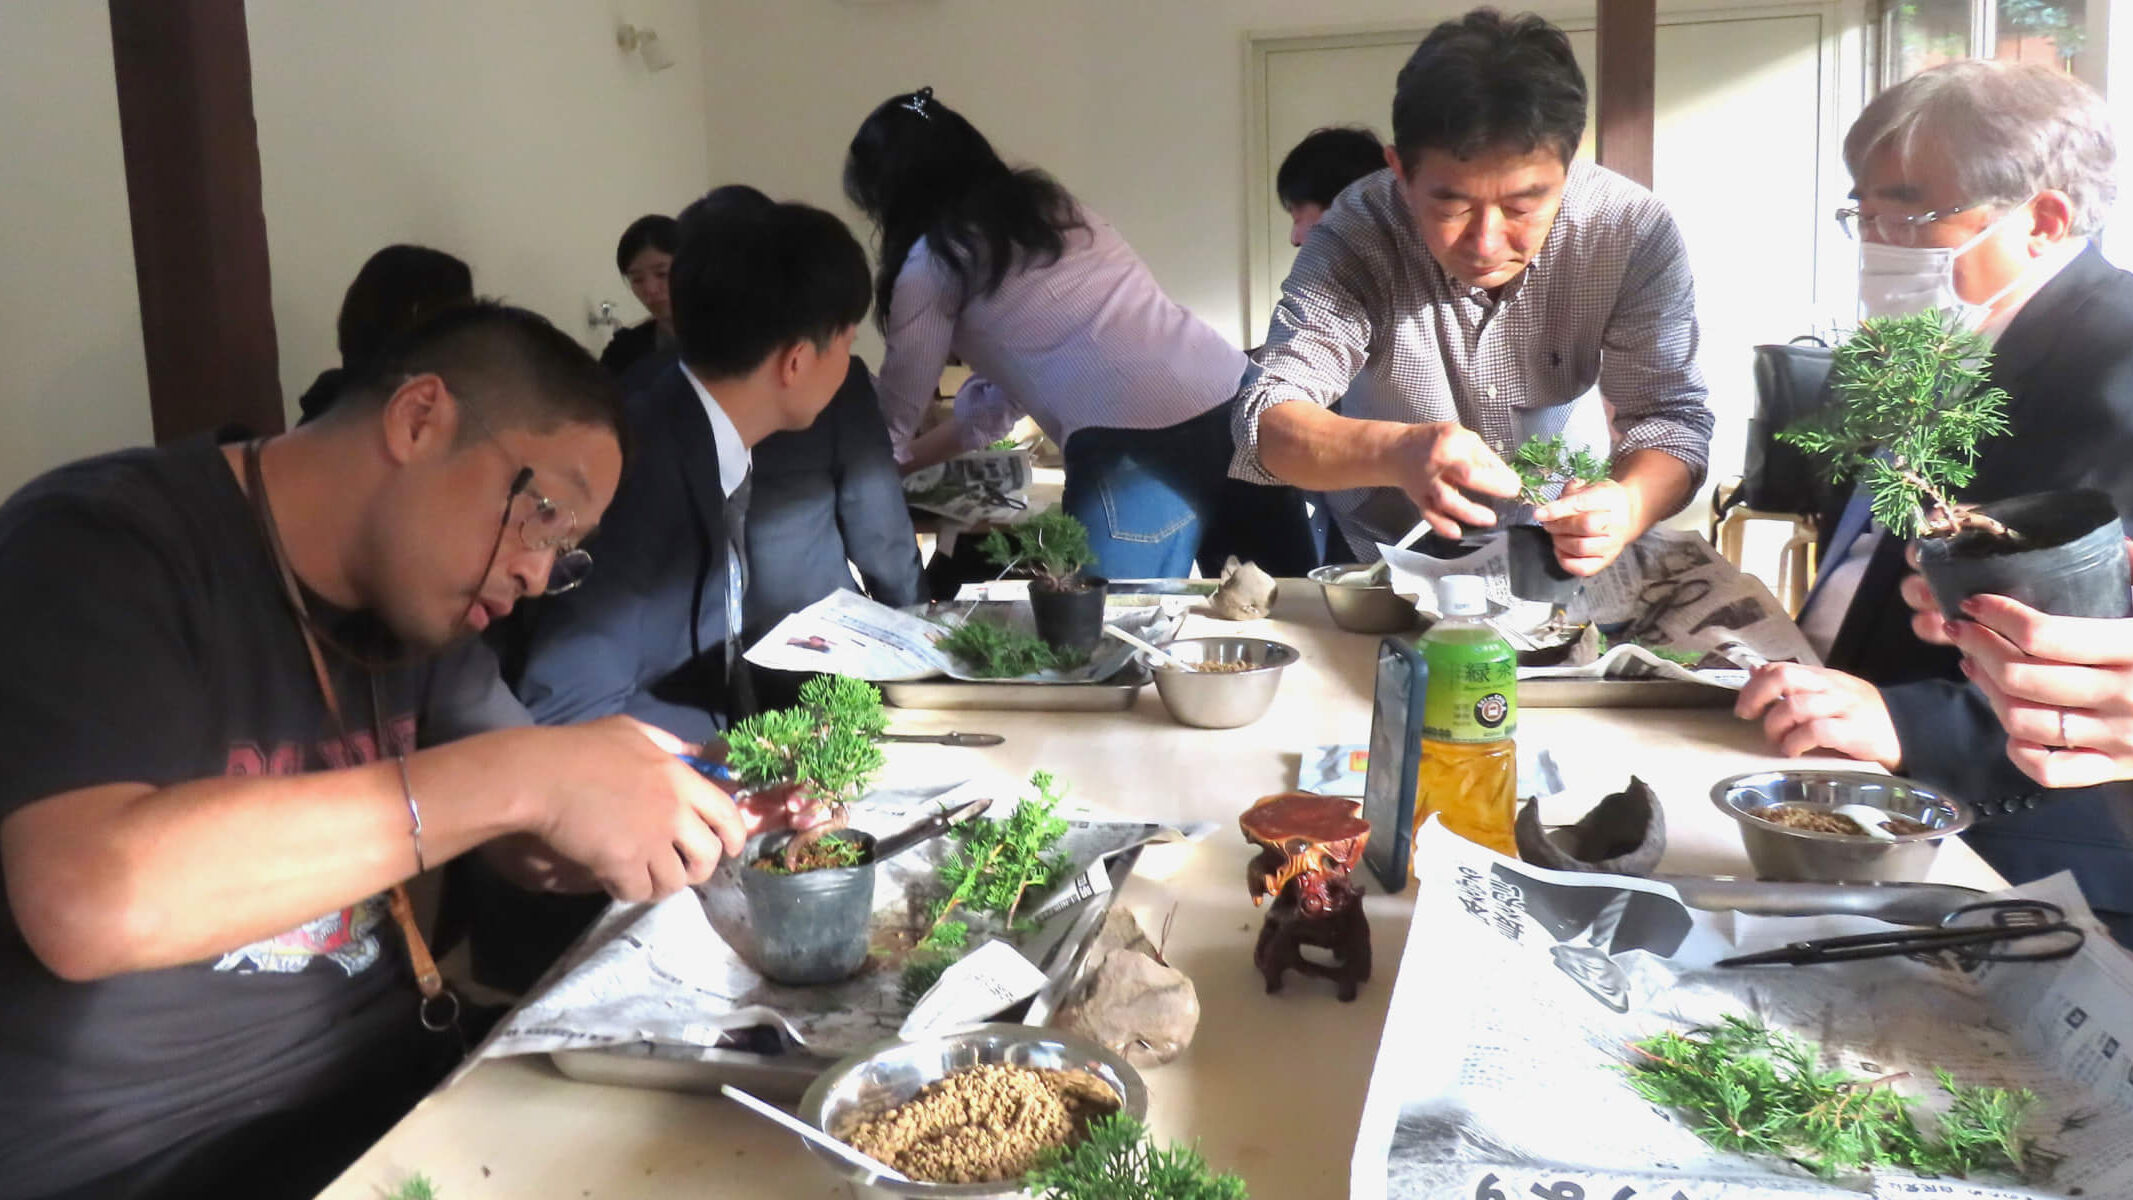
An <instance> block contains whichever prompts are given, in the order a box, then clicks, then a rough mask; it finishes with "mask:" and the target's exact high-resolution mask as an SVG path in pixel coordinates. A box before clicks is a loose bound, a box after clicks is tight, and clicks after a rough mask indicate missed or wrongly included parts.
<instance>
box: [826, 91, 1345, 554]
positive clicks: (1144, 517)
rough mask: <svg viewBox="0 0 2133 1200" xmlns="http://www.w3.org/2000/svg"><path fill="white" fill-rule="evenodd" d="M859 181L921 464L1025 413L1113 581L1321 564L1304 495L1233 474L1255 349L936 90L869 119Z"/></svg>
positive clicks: (891, 409) (889, 393) (857, 153)
mask: <svg viewBox="0 0 2133 1200" xmlns="http://www.w3.org/2000/svg"><path fill="white" fill-rule="evenodd" d="M844 190H845V194H846V195H847V196H849V197H850V198H851V200H852V203H854V204H856V205H857V206H858V207H859V208H860V209H861V210H862V211H864V212H865V213H866V214H867V215H868V216H869V217H871V218H872V219H873V221H874V224H875V226H876V228H877V229H878V230H879V232H880V235H881V270H880V276H879V279H878V281H877V283H876V289H875V291H876V304H875V307H876V310H877V319H878V320H879V321H880V322H881V328H882V332H883V334H884V335H885V336H886V338H887V340H888V349H887V352H886V355H885V356H884V358H883V360H882V369H881V389H880V394H881V403H882V408H883V412H884V415H885V416H886V417H887V419H888V423H889V431H890V435H891V437H892V438H893V439H894V440H895V442H896V445H897V447H898V451H899V455H900V456H901V457H902V458H903V459H904V461H905V463H906V465H907V467H910V468H914V469H915V468H916V467H920V466H926V465H929V464H930V463H933V462H938V461H940V460H942V459H945V458H948V457H951V456H953V455H955V454H957V453H960V452H962V451H964V450H969V449H975V448H977V447H980V446H983V445H985V444H987V443H988V442H991V441H992V440H994V439H996V438H998V437H1000V436H1002V435H1003V434H1004V433H1005V432H1006V431H1007V429H1008V428H1009V427H1011V426H1012V425H1013V424H1014V422H1015V420H1016V419H1017V418H1018V417H1019V416H1020V415H1021V414H1024V413H1027V414H1028V415H1029V416H1031V417H1033V418H1035V419H1036V422H1037V424H1038V425H1039V426H1040V427H1042V428H1043V430H1044V431H1045V432H1046V433H1047V434H1049V435H1050V436H1051V437H1052V439H1053V440H1054V441H1055V442H1057V443H1059V445H1060V447H1061V448H1062V449H1063V450H1064V451H1065V454H1066V495H1065V499H1064V504H1065V506H1066V508H1067V511H1069V512H1071V513H1073V514H1074V515H1075V516H1076V517H1079V518H1080V519H1081V521H1082V522H1083V523H1084V524H1086V525H1087V526H1088V527H1089V532H1090V537H1091V544H1092V546H1093V547H1094V549H1095V551H1096V569H1097V570H1098V571H1099V572H1101V573H1102V574H1105V575H1108V576H1110V577H1112V578H1115V579H1116V578H1175V577H1178V576H1182V575H1186V574H1188V573H1190V571H1191V569H1192V564H1193V562H1194V561H1195V560H1196V559H1197V560H1198V562H1199V563H1200V565H1201V567H1202V569H1203V571H1205V572H1206V573H1208V574H1213V573H1215V572H1216V571H1217V570H1219V569H1220V567H1221V565H1222V561H1223V558H1224V556H1226V555H1228V554H1232V553H1234V554H1238V555H1240V556H1241V557H1244V558H1248V559H1252V560H1254V561H1256V562H1258V563H1259V565H1260V566H1262V567H1264V568H1266V569H1267V570H1269V571H1272V572H1274V573H1275V574H1277V575H1280V574H1302V573H1303V572H1304V571H1305V570H1308V569H1309V568H1310V567H1311V566H1314V565H1316V564H1315V562H1314V561H1313V555H1312V553H1311V543H1310V534H1309V529H1308V527H1307V525H1306V524H1305V520H1304V512H1303V502H1302V498H1301V497H1300V496H1299V495H1298V494H1297V493H1296V492H1295V491H1293V490H1292V489H1288V488H1269V487H1262V486H1259V485H1256V484H1249V483H1244V482H1241V481H1236V480H1231V479H1230V478H1229V477H1228V469H1229V460H1230V455H1231V449H1232V442H1231V440H1230V438H1231V435H1230V426H1229V402H1230V398H1231V396H1232V395H1233V394H1234V393H1235V392H1236V389H1237V383H1238V380H1239V378H1240V377H1241V376H1242V375H1243V373H1244V367H1245V358H1244V354H1243V353H1242V352H1241V351H1239V350H1238V349H1237V348H1236V347H1234V346H1232V345H1230V344H1229V343H1228V342H1227V341H1225V340H1223V338H1222V336H1221V335H1220V334H1218V333H1216V332H1215V331H1214V330H1213V329H1211V328H1209V327H1208V325H1207V324H1206V323H1205V322H1204V321H1201V320H1200V319H1199V318H1197V317H1195V316H1193V315H1192V314H1191V313H1190V312H1188V311H1186V310H1185V308H1183V307H1182V306H1180V305H1179V304H1178V303H1176V302H1175V301H1173V300H1172V299H1171V298H1170V297H1169V296H1167V295H1165V294H1164V292H1163V289H1162V288H1161V287H1160V286H1159V285H1158V284H1157V283H1156V282H1155V277H1154V276H1153V275H1152V274H1150V273H1149V270H1148V267H1147V264H1145V263H1143V262H1142V261H1141V260H1140V258H1139V256H1137V255H1136V254H1134V252H1133V248H1132V247H1130V246H1128V245H1127V244H1126V242H1125V239H1123V238H1121V237H1120V236H1119V235H1118V232H1117V231H1116V230H1115V229H1113V228H1112V227H1111V226H1110V225H1109V224H1108V223H1106V222H1105V221H1104V220H1103V219H1102V218H1101V217H1099V216H1097V215H1096V214H1095V213H1093V212H1091V211H1089V210H1088V209H1087V208H1086V207H1084V206H1082V205H1081V204H1080V203H1079V202H1077V201H1076V200H1075V199H1074V197H1073V195H1072V194H1070V193H1069V192H1068V191H1067V190H1066V189H1065V188H1063V187H1061V186H1060V185H1059V183H1058V182H1057V181H1055V180H1053V179H1052V178H1051V177H1050V176H1049V175H1046V174H1045V173H1044V172H1042V171H1038V170H1034V169H1030V168H1023V169H1020V170H1017V169H1014V168H1011V167H1009V166H1008V165H1007V164H1006V163H1005V162H1003V161H1001V159H1000V156H999V155H998V154H996V153H994V151H993V148H992V145H991V143H989V142H987V141H986V140H985V136H984V135H983V134H981V133H979V132H978V131H977V129H976V128H975V127H973V126H972V125H971V124H970V122H969V121H967V120H965V119H964V118H963V116H962V115H961V114H959V113H957V112H956V111H955V110H954V109H952V108H949V107H948V106H947V105H945V104H943V103H941V102H940V101H939V100H936V99H934V96H933V89H932V88H920V89H919V90H918V91H916V92H911V93H908V94H905V95H900V96H892V97H890V98H889V99H888V100H886V101H883V102H882V103H881V105H880V106H879V107H877V108H875V110H874V111H873V113H872V114H870V115H869V116H868V117H867V119H866V121H865V122H864V123H862V124H861V125H860V127H859V132H858V134H857V135H856V136H855V137H853V139H852V145H851V150H850V153H849V155H848V156H847V157H846V159H845V166H844ZM951 355H954V356H957V357H960V358H961V359H962V360H963V361H964V362H966V363H968V364H970V367H971V368H972V370H973V371H974V372H975V376H976V377H975V378H974V379H973V380H972V382H971V383H970V384H969V385H967V386H966V387H965V388H964V389H963V390H962V392H961V393H960V394H959V395H958V396H957V400H956V417H955V420H954V421H953V422H950V423H948V424H945V425H943V426H941V427H940V428H938V429H936V430H934V431H931V432H929V433H928V434H926V435H924V436H922V437H918V436H914V435H916V433H917V430H918V424H919V419H920V417H921V415H922V414H923V413H924V412H925V409H926V406H927V405H928V404H929V403H930V402H931V401H932V399H933V395H934V389H935V387H936V386H937V384H938V382H939V380H940V375H941V369H942V367H943V366H944V365H945V364H946V363H947V361H948V359H949V357H950V356H951Z"/></svg>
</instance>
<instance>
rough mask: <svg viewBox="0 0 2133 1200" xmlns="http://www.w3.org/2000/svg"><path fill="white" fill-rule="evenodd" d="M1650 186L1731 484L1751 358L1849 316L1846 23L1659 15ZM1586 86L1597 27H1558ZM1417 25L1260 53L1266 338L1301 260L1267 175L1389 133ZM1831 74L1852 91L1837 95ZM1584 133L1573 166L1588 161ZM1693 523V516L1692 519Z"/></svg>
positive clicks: (1255, 210)
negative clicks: (1338, 139) (1677, 231)
mask: <svg viewBox="0 0 2133 1200" xmlns="http://www.w3.org/2000/svg"><path fill="white" fill-rule="evenodd" d="M1659 22H1660V23H1659V30H1658V44H1657V58H1658V73H1657V78H1656V79H1655V80H1654V98H1655V105H1656V109H1657V128H1656V130H1655V142H1654V147H1653V160H1654V161H1653V167H1654V176H1655V178H1654V180H1653V190H1654V191H1656V192H1657V193H1658V194H1659V196H1660V197H1661V198H1662V199H1664V200H1665V201H1666V202H1667V205H1668V207H1669V208H1670V209H1671V210H1672V212H1673V214H1674V217H1675V220H1676V221H1677V222H1679V224H1680V226H1681V231H1682V237H1683V238H1684V240H1685V241H1686V242H1687V244H1688V249H1689V259H1690V263H1691V266H1692V269H1693V270H1694V273H1695V277H1696V290H1697V312H1698V316H1699V319H1700V321H1701V324H1702V363H1703V368H1704V374H1705V377H1706V379H1707V380H1708V382H1709V385H1710V389H1711V406H1712V409H1713V410H1714V412H1715V413H1716V414H1717V417H1718V427H1717V432H1716V433H1715V435H1714V437H1713V440H1712V447H1711V475H1712V478H1713V479H1723V478H1726V477H1728V476H1731V475H1735V474H1738V473H1739V470H1740V463H1741V459H1742V450H1743V446H1744V444H1745V439H1746V433H1747V418H1748V415H1749V413H1750V412H1751V411H1752V410H1753V407H1754V385H1753V380H1752V377H1751V374H1750V362H1751V348H1752V347H1753V346H1755V345H1756V344H1758V343H1762V342H1782V341H1785V340H1786V339H1788V338H1790V337H1792V336H1793V335H1795V334H1799V333H1805V332H1808V331H1809V330H1810V329H1814V330H1817V331H1823V332H1826V331H1827V328H1828V326H1829V323H1830V321H1831V320H1832V318H1833V317H1845V318H1848V317H1849V315H1850V313H1851V312H1852V309H1853V306H1854V303H1855V302H1854V292H1853V284H1852V280H1853V277H1854V273H1855V269H1856V258H1855V255H1856V251H1855V250H1854V249H1853V248H1852V247H1851V246H1850V245H1849V243H1847V242H1846V241H1845V239H1844V235H1843V234H1842V233H1840V232H1839V231H1838V229H1837V227H1836V223H1835V221H1833V220H1831V219H1830V214H1831V212H1832V211H1833V210H1835V209H1836V208H1837V207H1838V206H1839V205H1840V204H1842V203H1843V197H1844V195H1845V193H1846V192H1847V191H1848V190H1849V187H1850V184H1849V181H1848V180H1847V179H1846V178H1845V177H1844V173H1843V168H1842V165H1841V163H1840V162H1839V160H1838V158H1837V153H1836V142H1837V140H1838V139H1839V138H1840V137H1841V136H1842V133H1843V130H1844V127H1845V125H1846V124H1848V123H1849V121H1850V119H1851V117H1852V116H1853V115H1854V114H1855V113H1856V111H1857V107H1858V95H1859V93H1860V92H1861V91H1862V90H1863V87H1864V66H1863V60H1862V59H1861V58H1860V56H1859V54H1858V46H1857V42H1858V40H1859V39H1858V36H1857V31H1856V28H1855V27H1854V26H1855V24H1856V22H1853V23H1850V24H1847V23H1845V22H1844V20H1843V19H1842V13H1841V10H1840V8H1839V7H1838V6H1823V5H1814V6H1810V7H1794V8H1779V9H1755V10H1740V11H1735V12H1716V13H1692V14H1668V13H1661V14H1660V18H1659ZM1564 30H1565V32H1567V33H1568V34H1569V35H1570V41H1571V46H1572V48H1573V50H1574V51H1575V52H1576V54H1577V56H1578V61H1579V64H1580V65H1581V66H1583V67H1584V69H1585V72H1586V78H1587V79H1588V81H1589V80H1591V79H1592V78H1594V59H1595V55H1596V45H1595V38H1594V34H1593V32H1592V30H1591V23H1590V22H1589V21H1586V22H1583V27H1582V28H1581V27H1580V25H1579V23H1576V22H1569V23H1565V25H1564ZM1422 33H1423V31H1422V30H1419V29H1418V30H1408V31H1398V32H1386V33H1374V34H1360V35H1349V36H1341V37H1320V38H1295V39H1277V40H1266V41H1260V42H1256V43H1255V44H1254V54H1253V67H1254V72H1253V74H1254V84H1255V93H1256V94H1255V95H1254V101H1255V107H1256V108H1257V110H1258V111H1257V112H1256V113H1255V114H1254V116H1255V118H1256V119H1255V121H1254V124H1255V126H1256V128H1255V129H1254V130H1253V134H1252V136H1253V139H1254V140H1253V144H1252V146H1251V147H1250V148H1249V149H1250V155H1249V157H1250V161H1251V163H1252V168H1251V169H1252V172H1253V181H1252V197H1253V200H1252V214H1253V219H1252V224H1251V233H1252V245H1251V255H1252V263H1251V266H1250V269H1249V271H1248V275H1249V289H1250V296H1251V306H1250V312H1251V321H1252V325H1253V327H1252V328H1251V329H1250V330H1248V331H1246V343H1245V344H1246V345H1256V344H1257V343H1258V342H1259V341H1260V339H1261V338H1263V337H1264V336H1265V334H1266V323H1267V320H1268V317H1269V316H1270V314H1271V312H1272V309H1273V302H1274V300H1275V299H1276V298H1278V297H1279V295H1280V283H1281V280H1282V279H1283V278H1284V277H1285V276H1286V275H1287V274H1288V269H1289V265H1290V263H1291V262H1292V261H1293V260H1294V258H1295V251H1294V250H1293V249H1291V248H1290V246H1289V241H1288V234H1289V218H1288V216H1287V214H1285V213H1283V212H1282V210H1281V205H1280V203H1279V201H1277V200H1276V199H1275V198H1274V187H1273V178H1274V171H1275V169H1276V168H1277V167H1278V166H1279V165H1280V163H1281V158H1282V156H1283V155H1284V154H1286V153H1287V152H1288V150H1289V148H1290V147H1291V146H1294V145H1295V144H1296V142H1297V141H1298V140H1299V139H1301V138H1302V137H1303V135H1304V134H1306V133H1309V132H1310V131H1311V130H1313V129H1315V128H1318V127H1319V126H1322V125H1337V124H1364V125H1369V126H1370V127H1372V128H1373V129H1375V130H1377V132H1378V134H1379V136H1381V137H1385V138H1390V137H1391V134H1392V130H1391V127H1390V111H1391V102H1392V86H1393V80H1394V77H1395V76H1396V75H1397V74H1398V73H1399V69H1400V67H1401V65H1402V64H1404V63H1405V62H1406V61H1407V56H1408V55H1409V54H1410V53H1412V52H1413V50H1414V47H1415V44H1416V42H1418V41H1419V40H1420V38H1421V36H1422ZM1840 79H1849V80H1851V81H1852V82H1851V86H1849V87H1842V86H1839V83H1838V81H1839V80H1840ZM1592 151H1593V146H1592V134H1591V130H1590V128H1589V126H1588V129H1587V133H1586V139H1585V144H1584V145H1583V147H1582V148H1581V149H1580V151H1579V154H1580V157H1590V156H1591V154H1592ZM1701 511H1702V506H1701V505H1700V504H1692V505H1691V506H1690V509H1689V511H1688V513H1685V514H1684V521H1688V520H1689V519H1691V518H1693V517H1694V516H1695V515H1697V514H1699V513H1700V512H1701Z"/></svg>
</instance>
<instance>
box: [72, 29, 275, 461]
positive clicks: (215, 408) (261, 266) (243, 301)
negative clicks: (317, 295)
mask: <svg viewBox="0 0 2133 1200" xmlns="http://www.w3.org/2000/svg"><path fill="white" fill-rule="evenodd" d="M110 9H111V48H112V60H113V65H114V66H115V68H116V74H117V78H118V101H119V132H120V140H121V141H122V143H123V144H124V148H125V155H126V198H127V205H128V208H129V209H130V210H131V213H132V217H133V260H134V274H135V275H136V277H137V278H138V280H139V284H140V292H141V340H142V343H143V349H144V350H145V352H146V356H147V361H148V398H149V406H150V409H151V410H152V411H153V413H154V420H155V436H156V441H157V442H168V441H171V440H172V439H174V438H181V437H185V436H187V435H189V434H193V433H198V432H200V431H202V430H212V429H216V428H219V427H221V426H223V425H227V424H233V423H234V424H241V425H244V426H246V427H248V428H250V429H251V430H252V431H253V432H255V433H275V432H279V431H280V430H281V428H282V401H281V383H280V379H279V364H278V360H277V354H276V350H275V344H274V307H273V293H272V288H271V286H270V277H269V275H268V271H267V225H266V216H265V213H264V209H263V205H262V203H261V199H260V184H259V136H258V130H257V127H256V126H255V125H254V124H253V120H252V61H251V50H250V46H249V43H248V40H247V38H246V36H245V23H244V0H110Z"/></svg>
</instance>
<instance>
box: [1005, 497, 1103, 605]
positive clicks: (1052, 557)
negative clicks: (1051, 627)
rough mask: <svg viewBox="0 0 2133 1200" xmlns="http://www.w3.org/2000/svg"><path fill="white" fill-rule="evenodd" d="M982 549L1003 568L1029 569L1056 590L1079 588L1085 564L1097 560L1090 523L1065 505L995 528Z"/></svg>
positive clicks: (1072, 590)
mask: <svg viewBox="0 0 2133 1200" xmlns="http://www.w3.org/2000/svg"><path fill="white" fill-rule="evenodd" d="M978 549H979V551H980V552H982V553H983V554H984V555H985V557H986V558H988V559H991V560H992V562H993V565H995V566H997V567H999V568H1000V569H1001V570H1003V571H1012V570H1015V569H1016V568H1018V567H1019V568H1021V569H1023V570H1027V571H1028V572H1029V573H1030V574H1031V575H1033V576H1035V577H1036V580H1037V582H1039V583H1041V584H1043V585H1044V586H1045V587H1046V588H1048V589H1050V590H1052V591H1055V592H1078V591H1080V590H1081V588H1082V582H1081V571H1082V568H1084V567H1086V566H1088V565H1089V564H1090V563H1092V562H1094V561H1096V555H1095V554H1094V553H1093V552H1092V551H1091V550H1090V549H1089V527H1088V526H1086V525H1084V524H1082V523H1081V522H1080V521H1079V520H1077V519H1076V518H1075V516H1074V515H1073V514H1072V513H1070V512H1068V511H1067V510H1065V509H1063V508H1048V509H1046V510H1044V511H1043V512H1041V513H1038V514H1037V515H1036V516H1034V517H1031V518H1030V519H1029V520H1027V521H1024V522H1022V523H1021V524H1019V525H1009V526H1007V527H1006V528H1004V529H995V530H993V531H992V532H991V533H988V534H986V535H985V540H984V541H982V542H979V543H978Z"/></svg>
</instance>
